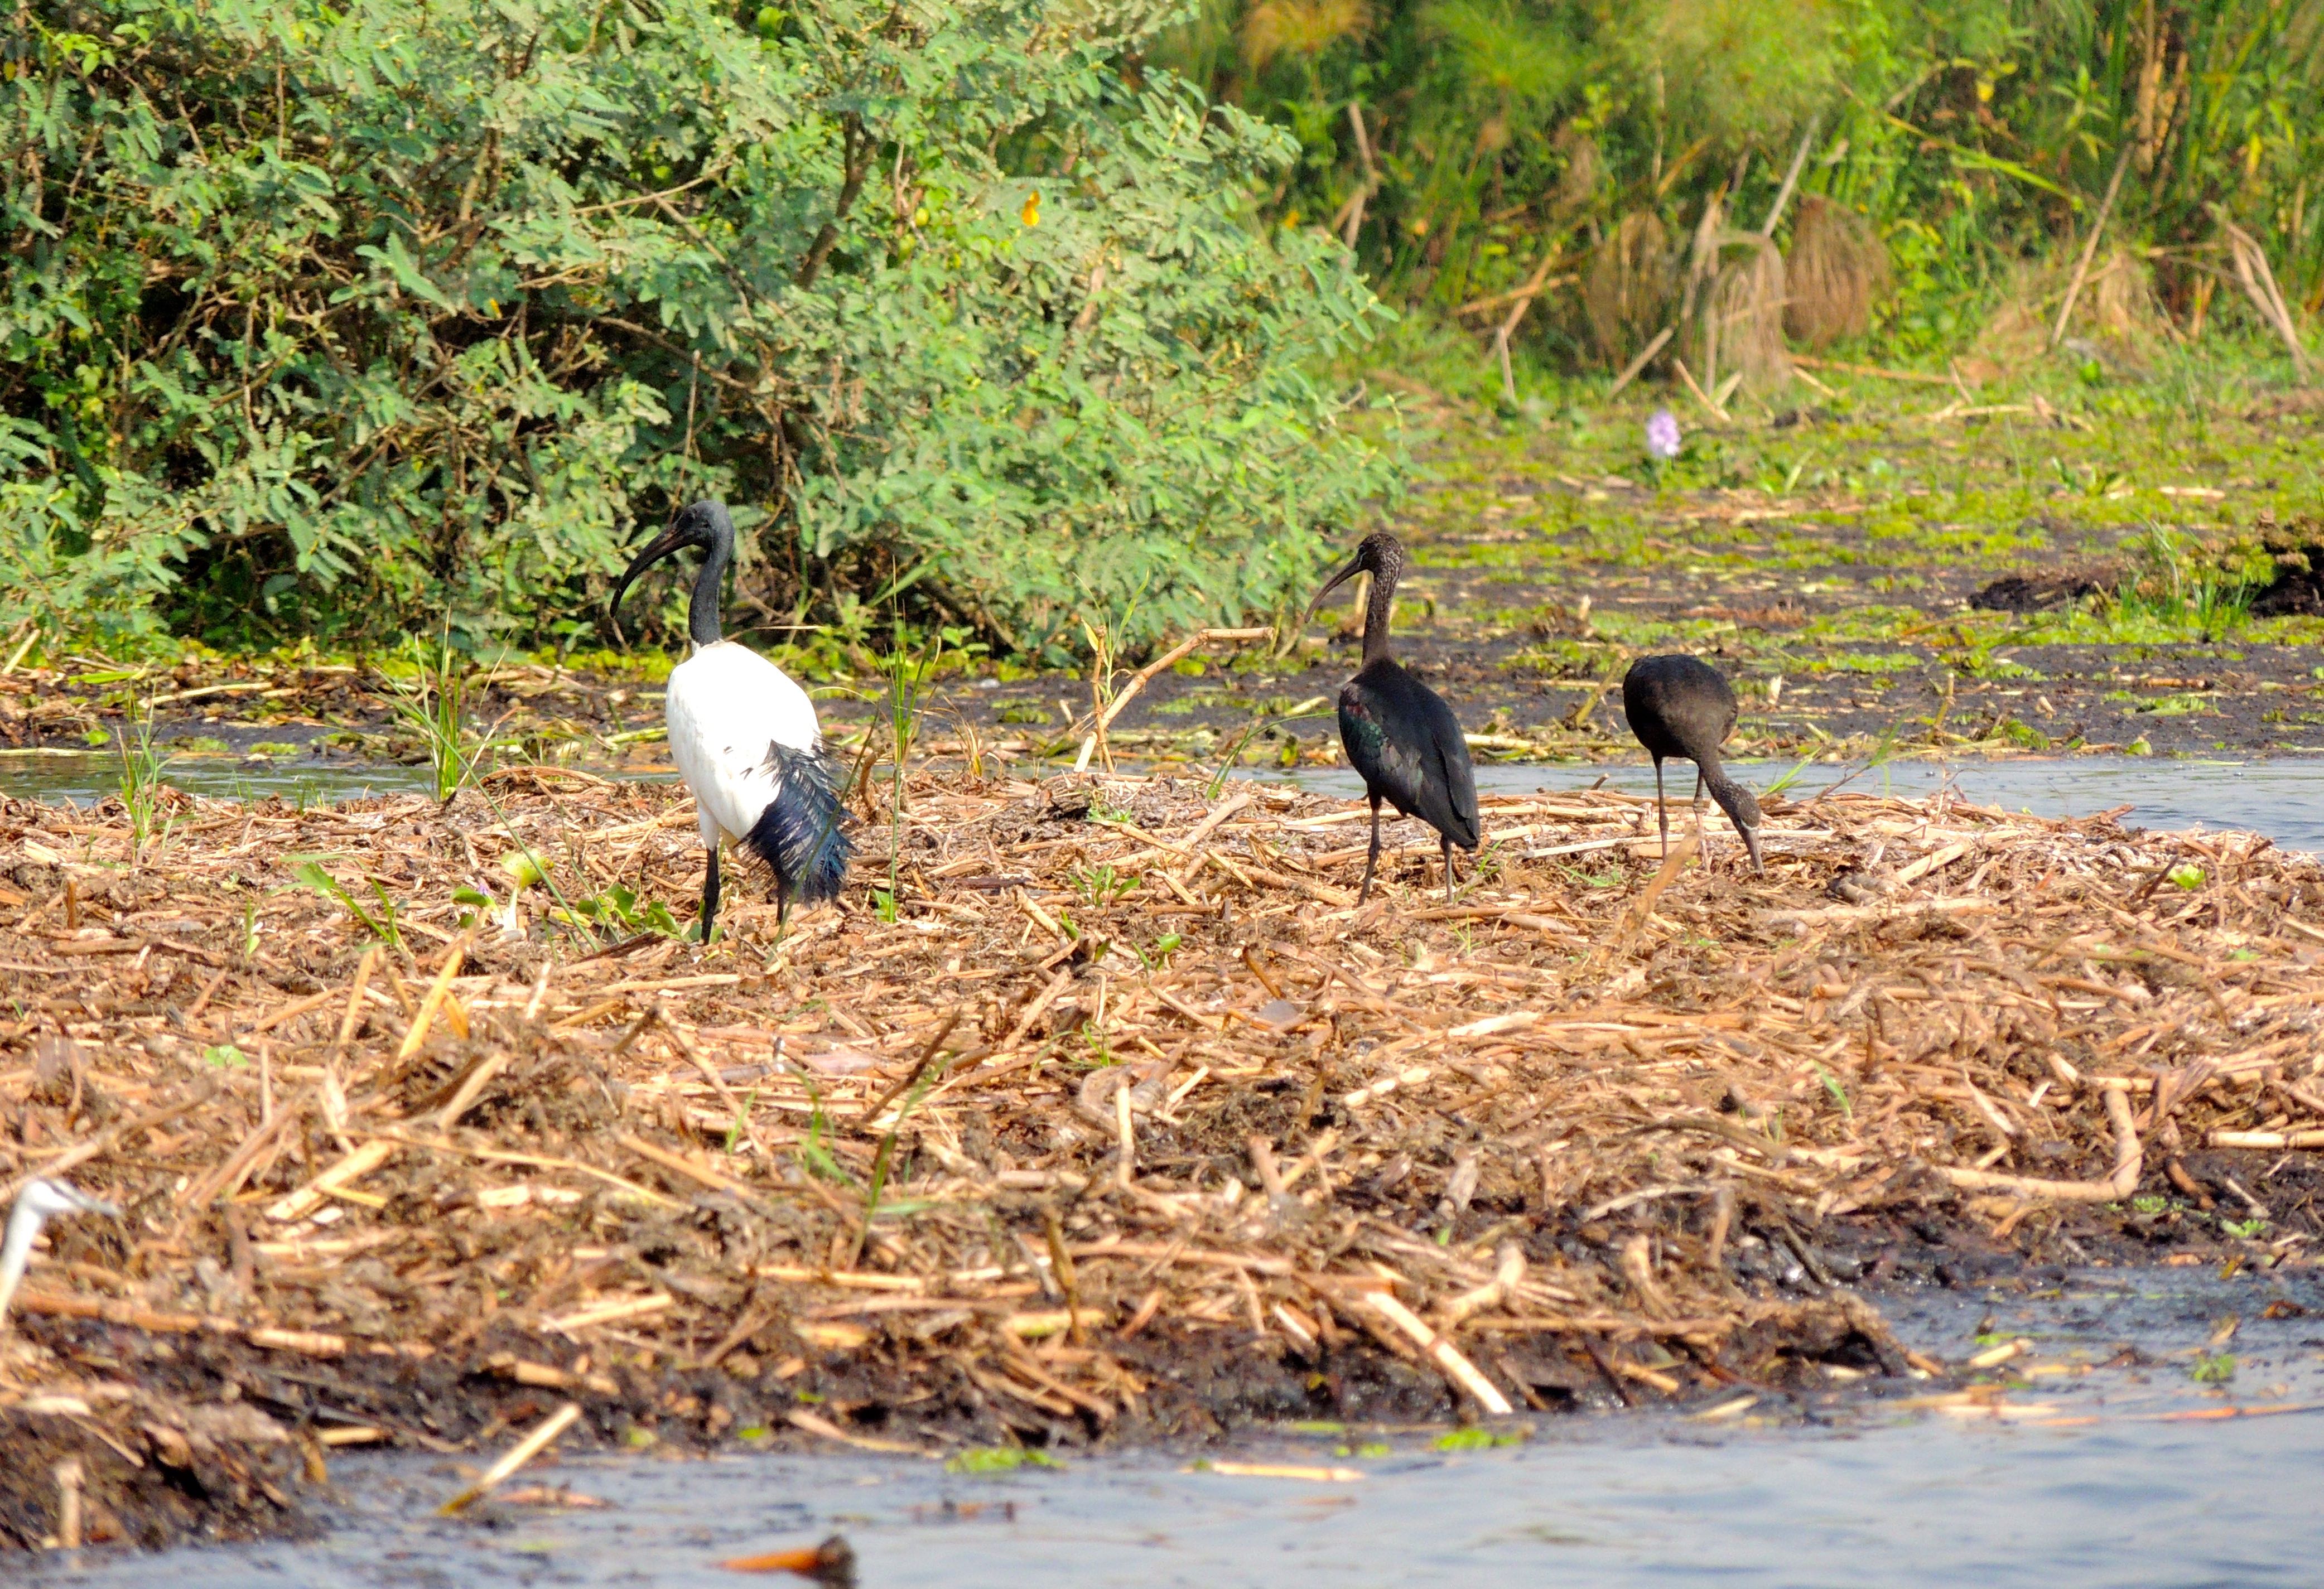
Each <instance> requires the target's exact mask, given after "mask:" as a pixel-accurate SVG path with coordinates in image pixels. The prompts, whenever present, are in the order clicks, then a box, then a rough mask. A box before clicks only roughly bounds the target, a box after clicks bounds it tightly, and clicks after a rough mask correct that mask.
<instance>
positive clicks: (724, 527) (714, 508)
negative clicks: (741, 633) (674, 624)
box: [605, 498, 734, 646]
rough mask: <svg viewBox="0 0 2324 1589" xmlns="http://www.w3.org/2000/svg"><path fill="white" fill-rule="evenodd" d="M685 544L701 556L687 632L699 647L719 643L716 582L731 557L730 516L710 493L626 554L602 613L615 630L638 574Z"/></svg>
mask: <svg viewBox="0 0 2324 1589" xmlns="http://www.w3.org/2000/svg"><path fill="white" fill-rule="evenodd" d="M688 547H694V548H696V549H698V550H699V551H700V552H701V553H702V554H703V559H702V571H701V573H700V574H696V576H695V581H694V600H693V602H692V604H691V605H690V606H689V608H688V609H687V626H686V627H687V634H688V635H689V636H691V637H692V638H693V640H694V643H695V644H696V645H697V646H713V645H715V644H717V643H718V638H719V636H718V585H719V582H720V581H721V580H722V579H724V577H725V574H726V565H727V564H728V563H730V562H732V561H733V557H734V520H733V519H732V518H730V517H729V516H728V515H727V512H726V504H725V503H724V502H719V501H711V500H710V499H708V498H705V499H704V500H702V501H699V502H696V503H693V504H692V505H690V506H688V507H686V508H683V509H681V510H679V511H678V517H677V518H676V519H671V520H670V525H669V528H668V529H665V530H663V531H662V532H661V533H660V534H659V535H658V536H656V537H654V538H653V539H652V541H651V542H650V543H649V544H648V545H647V547H646V548H645V550H643V551H641V552H640V553H639V554H638V555H637V556H634V557H632V558H631V559H630V565H629V567H628V568H626V569H624V570H623V571H622V578H621V582H620V583H618V584H616V585H614V586H613V599H612V600H611V601H609V602H606V603H605V615H606V616H607V617H608V618H611V619H613V620H614V624H615V628H616V629H619V627H620V612H621V606H622V596H624V595H625V594H627V593H628V592H629V588H630V586H631V585H632V583H635V581H636V579H637V577H638V575H640V574H643V573H644V572H645V571H646V570H647V569H649V568H650V567H652V566H653V565H655V564H657V563H659V562H660V561H661V560H662V559H663V558H664V557H667V556H670V555H671V554H673V553H676V552H682V551H685V550H686V549H687V548H688Z"/></svg>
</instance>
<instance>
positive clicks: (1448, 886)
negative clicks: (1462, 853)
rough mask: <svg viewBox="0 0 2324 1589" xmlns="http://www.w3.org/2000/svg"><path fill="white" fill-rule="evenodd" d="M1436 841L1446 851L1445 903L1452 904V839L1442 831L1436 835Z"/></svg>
mask: <svg viewBox="0 0 2324 1589" xmlns="http://www.w3.org/2000/svg"><path fill="white" fill-rule="evenodd" d="M1436 842H1437V844H1438V846H1439V847H1441V848H1442V849H1443V851H1444V903H1445V904H1447V905H1450V904H1452V840H1450V839H1448V838H1446V837H1444V835H1443V834H1442V833H1440V834H1438V835H1437V836H1436Z"/></svg>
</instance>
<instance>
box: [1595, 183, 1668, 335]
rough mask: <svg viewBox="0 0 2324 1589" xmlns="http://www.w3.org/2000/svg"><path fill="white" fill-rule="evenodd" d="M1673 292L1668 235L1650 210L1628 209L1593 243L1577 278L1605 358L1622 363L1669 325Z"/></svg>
mask: <svg viewBox="0 0 2324 1589" xmlns="http://www.w3.org/2000/svg"><path fill="white" fill-rule="evenodd" d="M1677 296H1678V261H1677V258H1676V256H1675V255H1674V253H1672V251H1671V245H1670V234H1668V233H1667V232H1666V231H1665V230H1664V228H1663V224H1662V221H1661V219H1660V218H1659V217H1658V216H1655V213H1654V212H1653V211H1652V210H1633V211H1631V212H1630V213H1629V214H1628V215H1627V216H1623V217H1622V218H1621V220H1620V221H1619V222H1618V224H1617V225H1615V227H1614V229H1613V230H1612V231H1611V232H1609V233H1608V234H1607V235H1606V239H1605V241H1604V242H1603V243H1600V244H1599V245H1598V249H1597V252H1596V253H1593V254H1592V255H1591V260H1590V271H1589V274H1588V275H1587V276H1586V277H1585V278H1584V280H1583V281H1582V308H1583V310H1584V312H1585V313H1586V314H1587V315H1588V317H1589V320H1590V332H1591V336H1592V337H1593V338H1595V339H1596V341H1597V344H1598V351H1599V352H1600V354H1603V355H1604V356H1605V359H1606V362H1607V363H1609V364H1612V365H1616V366H1619V365H1621V364H1624V363H1628V361H1629V359H1630V357H1631V355H1632V354H1635V353H1637V350H1638V349H1639V348H1641V347H1644V346H1645V345H1646V342H1647V341H1648V339H1650V338H1651V337H1653V336H1654V335H1655V333H1657V332H1659V331H1660V330H1662V328H1663V327H1664V326H1665V325H1667V324H1668V323H1669V320H1670V313H1671V307H1672V304H1673V303H1674V300H1675V299H1676V298H1677Z"/></svg>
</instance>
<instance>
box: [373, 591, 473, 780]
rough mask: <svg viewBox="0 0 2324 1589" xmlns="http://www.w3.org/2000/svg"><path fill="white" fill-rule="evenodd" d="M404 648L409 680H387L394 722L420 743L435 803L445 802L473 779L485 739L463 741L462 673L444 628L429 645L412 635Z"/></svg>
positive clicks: (464, 684)
mask: <svg viewBox="0 0 2324 1589" xmlns="http://www.w3.org/2000/svg"><path fill="white" fill-rule="evenodd" d="M404 650H405V653H406V655H407V656H408V657H409V658H410V664H411V676H410V678H409V679H396V678H391V679H389V680H388V684H389V686H390V687H391V688H392V690H393V691H394V693H395V716H396V721H399V722H401V724H402V725H403V726H404V728H405V729H406V730H409V731H410V733H411V734H412V735H414V736H415V737H416V738H417V739H419V740H420V748H421V749H423V750H424V751H425V752H426V753H427V757H428V766H429V771H430V772H431V773H432V775H433V783H434V785H435V790H436V798H437V801H438V803H439V804H441V803H444V802H448V801H449V800H450V799H451V798H452V796H453V795H457V794H458V793H459V792H460V791H461V790H462V789H463V788H464V787H466V785H467V783H468V780H469V779H470V778H472V777H474V776H475V774H476V769H477V766H478V763H479V762H480V761H481V760H482V758H483V757H484V752H485V751H486V750H487V749H490V743H489V736H487V739H485V740H483V741H478V742H475V743H471V742H470V740H469V739H468V727H467V703H468V678H467V670H466V666H464V665H463V663H462V661H461V659H460V657H459V656H458V654H457V652H455V651H454V650H453V649H452V634H451V629H450V626H449V625H448V624H447V626H446V627H445V629H443V631H442V632H441V633H440V634H438V637H437V639H436V644H435V645H434V646H433V647H429V646H427V645H424V644H423V643H422V642H421V641H420V637H418V636H417V635H412V636H408V637H406V638H405V640H404Z"/></svg>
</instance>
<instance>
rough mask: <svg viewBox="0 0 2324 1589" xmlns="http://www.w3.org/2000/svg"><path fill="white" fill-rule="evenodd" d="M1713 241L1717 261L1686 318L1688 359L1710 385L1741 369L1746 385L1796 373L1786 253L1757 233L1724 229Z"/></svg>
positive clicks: (1760, 387)
mask: <svg viewBox="0 0 2324 1589" xmlns="http://www.w3.org/2000/svg"><path fill="white" fill-rule="evenodd" d="M1712 246H1713V247H1714V248H1715V250H1716V251H1717V252H1716V255H1715V256H1714V257H1715V258H1716V260H1717V264H1716V267H1715V269H1713V270H1711V271H1710V272H1709V274H1708V279H1707V280H1706V282H1705V284H1704V286H1703V287H1702V289H1701V292H1700V293H1699V295H1698V296H1697V298H1696V300H1695V305H1694V311H1693V314H1692V316H1691V317H1690V318H1689V320H1688V324H1687V328H1686V336H1685V339H1684V344H1685V346H1686V348H1687V350H1688V351H1687V354H1686V357H1687V362H1688V363H1689V364H1690V365H1691V366H1692V368H1693V371H1694V373H1695V377H1696V379H1697V380H1698V381H1701V383H1702V384H1703V386H1704V387H1705V388H1707V389H1710V390H1717V389H1718V388H1719V387H1720V384H1721V383H1723V382H1724V381H1726V379H1727V378H1728V377H1729V375H1739V376H1740V377H1741V384H1742V385H1743V386H1744V387H1745V388H1746V389H1747V390H1750V391H1754V392H1766V391H1772V390H1775V388H1777V387H1779V386H1781V385H1782V384H1783V383H1784V381H1789V380H1790V379H1791V376H1792V361H1791V354H1790V352H1789V350H1788V349H1786V348H1785V346H1784V256H1783V254H1782V253H1780V252H1779V251H1778V250H1777V249H1776V247H1775V244H1774V243H1770V242H1769V241H1767V240H1766V238H1764V237H1761V236H1759V235H1758V234H1757V233H1749V232H1722V233H1720V234H1718V235H1717V237H1716V239H1715V241H1714V243H1713V244H1712Z"/></svg>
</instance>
